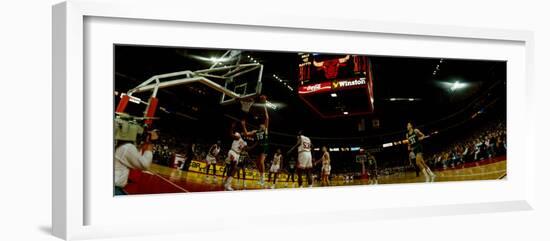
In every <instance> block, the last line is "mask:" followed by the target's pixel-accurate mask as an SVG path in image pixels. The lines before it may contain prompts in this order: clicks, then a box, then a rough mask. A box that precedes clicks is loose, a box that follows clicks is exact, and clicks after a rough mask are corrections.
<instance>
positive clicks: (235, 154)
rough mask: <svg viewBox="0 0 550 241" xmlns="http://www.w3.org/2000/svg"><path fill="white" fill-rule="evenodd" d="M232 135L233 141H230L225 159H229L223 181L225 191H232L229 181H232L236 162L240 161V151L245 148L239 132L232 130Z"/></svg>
mask: <svg viewBox="0 0 550 241" xmlns="http://www.w3.org/2000/svg"><path fill="white" fill-rule="evenodd" d="M232 137H233V143H231V149H229V152H228V153H227V159H228V161H229V163H230V164H229V170H228V174H227V178H226V179H225V182H224V185H223V187H224V189H225V190H226V191H233V188H232V187H231V181H233V176H234V175H235V171H236V170H237V168H236V166H237V164H238V162H239V161H240V156H241V152H242V151H243V149H244V148H246V145H247V144H246V141H244V140H243V138H242V137H241V134H239V133H238V132H234V133H233V134H232Z"/></svg>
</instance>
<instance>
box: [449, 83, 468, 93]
mask: <svg viewBox="0 0 550 241" xmlns="http://www.w3.org/2000/svg"><path fill="white" fill-rule="evenodd" d="M464 87H466V84H465V83H460V81H458V80H457V81H455V82H454V83H453V84H452V86H451V91H455V90H458V89H462V88H464Z"/></svg>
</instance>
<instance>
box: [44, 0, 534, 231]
mask: <svg viewBox="0 0 550 241" xmlns="http://www.w3.org/2000/svg"><path fill="white" fill-rule="evenodd" d="M193 4H194V7H200V6H201V4H202V3H193ZM195 5H196V6H195ZM152 7H155V8H156V9H158V11H155V12H151V11H148V9H151V8H152ZM182 7H183V4H182V3H176V2H160V3H159V2H157V3H152V2H151V3H132V4H131V6H130V4H129V3H126V2H123V1H109V2H96V1H78V0H76V1H67V2H65V3H61V4H59V5H56V6H54V7H53V26H54V29H53V42H54V45H53V47H54V48H53V49H54V52H53V60H54V66H53V73H54V88H53V96H54V97H53V98H54V99H53V104H54V110H53V111H54V113H53V116H54V117H53V118H54V119H53V123H54V147H53V154H54V156H53V161H54V163H53V179H54V180H53V184H54V190H53V203H54V205H53V230H54V234H55V235H56V236H59V237H61V238H65V239H83V238H94V237H107V236H109V237H111V236H122V235H140V234H144V235H145V234H161V233H162V234H167V233H177V232H197V231H201V230H206V229H207V228H208V230H210V229H223V228H231V227H233V226H235V227H236V226H238V225H242V224H243V223H247V224H249V225H255V224H254V222H253V221H250V220H261V222H262V223H264V224H265V223H278V222H279V221H281V220H284V219H285V218H284V217H288V216H293V217H299V219H298V218H297V219H296V220H295V221H292V220H291V221H288V220H286V219H285V223H286V224H288V225H291V224H293V223H298V222H304V221H308V222H313V223H319V222H329V220H344V221H345V220H351V221H361V220H369V219H385V218H399V217H422V216H432V215H451V214H468V213H481V212H497V211H514V210H529V209H531V208H532V207H531V202H532V199H533V189H532V185H530V184H532V182H533V180H534V177H533V173H534V156H533V155H532V154H530V153H533V152H530V151H529V150H530V148H532V143H533V138H532V132H531V130H530V129H529V128H527V127H525V126H524V123H526V122H525V120H527V118H529V116H530V115H531V113H530V112H529V109H528V108H525V107H526V106H527V105H528V104H529V101H530V100H529V97H528V95H527V94H526V93H528V92H529V84H530V73H531V72H532V71H531V68H532V67H531V65H530V63H531V61H532V51H533V42H532V41H533V40H532V33H530V32H527V31H518V30H495V29H477V28H465V27H447V26H436V25H419V24H408V23H389V22H370V21H364V20H353V21H352V20H349V19H344V18H342V19H339V18H335V19H327V18H323V17H319V19H317V20H316V21H314V22H311V21H304V19H303V18H301V17H300V16H285V15H284V14H282V13H275V12H270V11H269V10H262V11H261V12H258V13H255V14H258V15H260V14H261V16H262V17H261V18H252V17H250V16H247V17H246V16H244V15H239V14H237V13H235V14H234V15H231V16H229V15H223V14H222V15H216V14H212V15H208V16H206V15H201V14H199V13H193V12H191V13H189V14H185V15H181V14H179V11H177V9H181V8H182ZM185 7H189V5H186V6H185ZM212 11H213V12H214V13H215V12H216V11H221V10H215V9H214V10H212ZM239 16H242V17H239ZM404 197H406V198H404ZM275 204H276V208H273V206H275ZM228 207H231V208H228ZM205 210H207V212H208V215H205V214H204V213H205ZM167 214H169V215H167ZM327 215H329V216H331V217H334V219H320V218H319V217H323V216H327ZM181 217H185V218H181ZM145 220H146V222H144V221H145ZM322 220H325V221H322ZM206 224H208V225H206ZM207 226H208V227H207Z"/></svg>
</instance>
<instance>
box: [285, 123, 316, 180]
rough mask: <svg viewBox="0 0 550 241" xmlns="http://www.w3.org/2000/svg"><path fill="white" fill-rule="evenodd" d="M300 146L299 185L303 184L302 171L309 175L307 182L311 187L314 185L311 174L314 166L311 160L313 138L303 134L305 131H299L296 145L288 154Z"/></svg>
mask: <svg viewBox="0 0 550 241" xmlns="http://www.w3.org/2000/svg"><path fill="white" fill-rule="evenodd" d="M296 147H298V169H297V174H298V186H300V187H303V186H302V183H303V181H302V173H304V172H305V173H306V177H307V183H308V186H309V187H313V180H312V176H311V168H312V167H313V163H312V161H311V147H312V145H311V140H310V139H309V138H308V137H307V136H304V135H303V131H299V132H298V138H297V142H296V145H294V146H293V147H292V148H291V149H290V150H289V151H288V152H287V155H288V154H290V153H291V152H292V151H293V150H294V148H296Z"/></svg>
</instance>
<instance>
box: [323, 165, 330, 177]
mask: <svg viewBox="0 0 550 241" xmlns="http://www.w3.org/2000/svg"><path fill="white" fill-rule="evenodd" d="M321 172H323V174H325V175H330V165H323V167H322V168H321Z"/></svg>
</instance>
